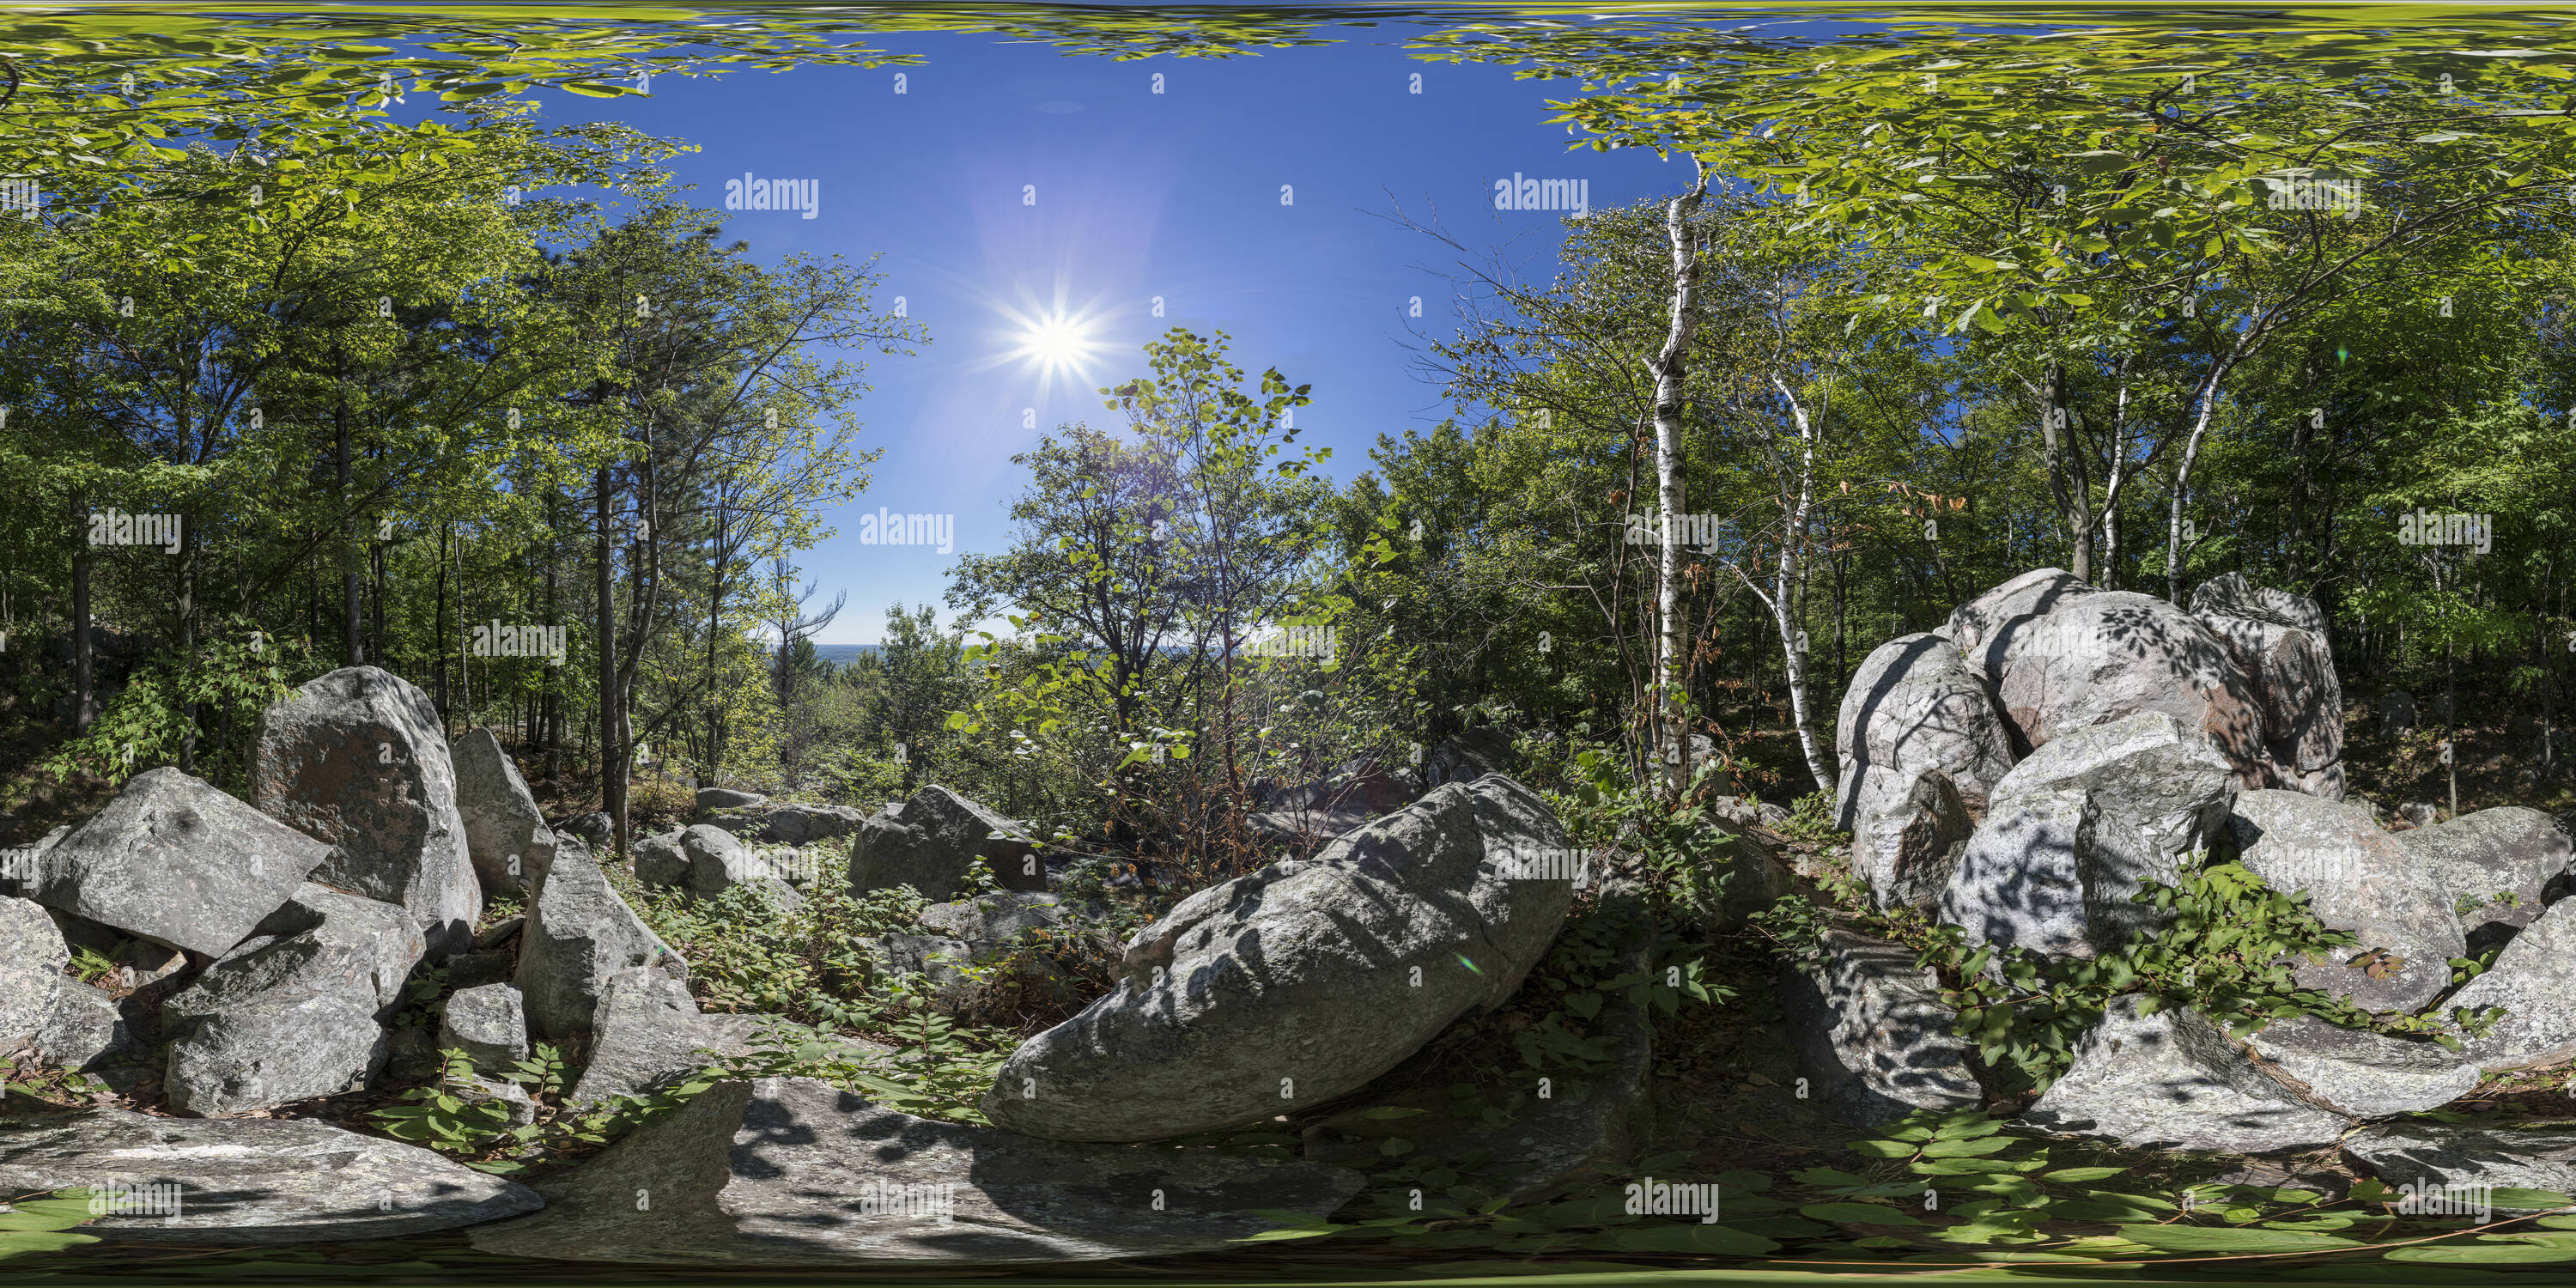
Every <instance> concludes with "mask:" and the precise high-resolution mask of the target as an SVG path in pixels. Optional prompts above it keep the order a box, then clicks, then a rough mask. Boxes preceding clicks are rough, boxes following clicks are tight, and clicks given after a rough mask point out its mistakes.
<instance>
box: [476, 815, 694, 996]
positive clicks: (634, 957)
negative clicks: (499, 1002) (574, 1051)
mask: <svg viewBox="0 0 2576 1288" xmlns="http://www.w3.org/2000/svg"><path fill="white" fill-rule="evenodd" d="M629 966H653V967H656V968H658V969H660V970H661V971H662V972H663V973H665V974H668V975H670V976H671V977H672V978H674V979H679V980H686V979H687V978H688V977H689V966H688V963H687V962H685V961H682V960H681V959H680V956H679V954H677V953H674V952H672V951H671V949H670V947H669V946H668V945H666V944H664V943H663V942H662V940H661V937H660V936H658V935H655V934H654V933H653V932H652V930H651V929H650V928H648V927H646V926H645V924H644V921H643V919H642V918H640V917H637V916H636V915H635V910H634V909H632V908H629V907H627V906H626V901H625V900H623V899H620V898H618V897H617V892H616V891H614V890H611V889H609V887H608V878H607V877H605V876H603V875H601V873H600V871H599V869H598V868H597V867H595V866H593V865H591V864H589V863H587V862H584V861H582V860H580V859H578V858H575V857H573V856H571V855H569V854H563V853H558V854H556V855H555V863H554V867H553V868H552V869H550V870H549V871H548V872H547V873H546V883H545V885H544V887H543V888H541V889H540V890H539V891H538V892H537V901H536V903H535V905H534V906H532V907H531V908H530V909H529V912H528V924H527V928H526V929H525V930H523V931H521V932H520V937H519V973H518V978H517V983H518V985H519V994H520V998H521V1001H522V1003H523V1004H524V1005H525V1007H526V1008H527V1013H528V1029H529V1031H530V1032H532V1033H534V1034H535V1035H536V1036H537V1037H540V1038H543V1039H545V1040H547V1041H549V1042H572V1041H577V1040H582V1039H586V1038H588V1037H589V1036H590V1025H591V1016H592V1013H593V1012H594V1011H596V1010H597V1009H598V1007H599V990H600V986H601V985H603V984H605V983H607V982H608V977H609V976H611V975H614V974H616V973H617V972H618V971H621V970H624V969H626V968H627V967H629Z"/></svg>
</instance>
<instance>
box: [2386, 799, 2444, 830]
mask: <svg viewBox="0 0 2576 1288" xmlns="http://www.w3.org/2000/svg"><path fill="white" fill-rule="evenodd" d="M2397 817H2399V818H2402V819H2405V820H2406V821H2407V822H2409V823H2412V824H2414V825H2415V826H2417V827H2431V826H2432V825H2434V824H2435V823H2438V822H2440V821H2442V810H2441V807H2439V806H2437V805H2435V804H2434V803H2433V802H2431V801H2406V802H2404V803H2402V804H2400V805H2399V806H2398V807H2397Z"/></svg>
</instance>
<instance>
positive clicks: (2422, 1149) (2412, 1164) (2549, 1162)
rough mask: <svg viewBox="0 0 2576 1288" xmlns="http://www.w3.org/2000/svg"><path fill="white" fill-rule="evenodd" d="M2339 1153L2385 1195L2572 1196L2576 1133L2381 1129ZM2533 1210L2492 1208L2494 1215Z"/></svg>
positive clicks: (2459, 1126) (2412, 1125)
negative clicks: (2482, 1192)
mask: <svg viewBox="0 0 2576 1288" xmlns="http://www.w3.org/2000/svg"><path fill="white" fill-rule="evenodd" d="M2343 1152H2344V1153H2346V1154H2349V1155H2351V1156H2352V1158H2353V1160H2354V1161H2355V1162H2358V1163H2360V1164H2361V1165H2362V1167H2363V1168H2365V1169H2366V1170H2368V1171H2369V1172H2370V1174H2371V1175H2373V1176H2376V1177H2378V1178H2379V1179H2380V1180H2381V1181H2382V1182H2384V1183H2386V1184H2387V1185H2388V1186H2389V1187H2390V1188H2392V1189H2399V1190H2406V1189H2408V1188H2409V1187H2411V1188H2412V1192H2413V1193H2415V1194H2423V1193H2425V1192H2426V1191H2440V1190H2454V1191H2457V1192H2461V1193H2466V1194H2474V1193H2476V1192H2477V1191H2478V1188H2479V1187H2484V1188H2486V1189H2494V1190H2502V1189H2516V1190H2545V1191H2547V1192H2549V1193H2553V1194H2570V1193H2576V1128H2570V1127H2568V1126H2566V1125H2564V1124H2560V1125H2556V1126H2552V1127H2542V1128H2519V1129H2492V1130H2491V1129H2486V1128H2479V1127H2472V1126H2468V1125H2467V1124H2463V1123H2434V1122H2394V1123H2382V1124H2380V1125H2379V1126H2376V1127H2372V1128H2369V1129H2368V1130H2365V1131H2359V1132H2355V1133H2353V1135H2352V1136H2351V1137H2350V1138H2348V1139H2346V1140H2345V1141H2344V1143H2343ZM2399 1201H2401V1202H2402V1201H2403V1200H2402V1199H2401V1200H2399ZM2539 1210H2541V1209H2537V1208H2513V1207H2503V1206H2498V1207H2497V1208H2495V1212H2496V1213H2497V1214H2499V1215H2510V1214H2512V1213H2516V1212H2532V1211H2539ZM2426 1215H2448V1216H2457V1215H2461V1213H2458V1212H2440V1213H2426Z"/></svg>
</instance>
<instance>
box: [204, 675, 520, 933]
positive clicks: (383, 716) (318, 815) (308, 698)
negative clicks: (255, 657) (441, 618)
mask: <svg viewBox="0 0 2576 1288" xmlns="http://www.w3.org/2000/svg"><path fill="white" fill-rule="evenodd" d="M251 786H252V789H253V795H252V799H253V801H254V802H255V803H256V804H257V805H258V806H259V808H260V811H261V812H262V813H265V814H267V815H268V816H269V817H271V818H274V819H276V820H278V821H279V822H282V823H285V824H286V825H288V826H290V827H293V828H295V829H296V830H298V831H300V832H303V833H304V834H305V835H307V836H311V837H314V838H316V839H318V840H321V841H325V842H328V843H329V844H330V845H331V846H332V847H333V850H332V853H331V857H330V858H329V859H327V860H325V861H324V862H323V864H322V866H321V867H320V868H319V869H318V870H316V871H315V872H314V874H313V879H314V880H316V881H319V882H321V883H323V884H324V885H328V886H333V887H336V888H338V889H342V890H348V891H351V892H354V893H357V894H362V895H365V896H366V897H368V898H370V899H381V900H383V901H385V902H387V903H398V904H401V905H402V906H403V907H405V908H408V909H410V910H411V914H412V918H413V920H415V921H416V922H418V923H419V925H420V928H421V933H422V934H423V935H424V936H426V937H427V939H428V943H429V955H430V958H431V960H433V961H443V960H445V959H446V958H447V956H448V955H449V954H451V953H456V952H461V951H463V950H464V949H465V948H466V947H467V946H468V945H470V944H471V943H472V942H473V938H474V923H475V921H476V920H477V919H479V918H480V917H481V916H482V914H483V889H482V887H481V886H480V885H479V884H477V883H476V881H475V879H474V866H473V863H472V861H471V860H470V859H468V857H467V853H466V841H465V821H464V819H463V818H461V817H459V816H458V814H457V811H456V767H455V765H454V764H453V763H452V762H450V761H449V759H448V756H447V739H446V737H445V736H444V735H443V734H441V733H440V731H439V721H438V711H437V709H436V708H435V707H432V706H431V705H430V702H429V697H428V695H427V694H424V693H422V692H421V691H420V690H419V689H418V688H415V687H413V685H412V684H411V682H410V681H408V680H405V679H403V678H401V677H400V676H397V675H394V674H392V673H390V672H387V671H382V670H379V669H377V668H375V667H372V666H351V667H343V668H342V669H340V670H337V671H333V672H331V673H330V674H329V675H325V676H323V677H321V678H320V679H317V680H314V681H312V682H311V683H308V684H306V685H305V686H304V687H303V688H301V689H298V690H296V692H295V696H293V697H290V698H288V699H286V700H285V701H282V702H279V703H276V704H274V705H272V706H270V707H269V708H268V710H267V711H266V712H264V713H262V714H261V716H260V719H259V745H258V748H257V749H256V751H255V752H254V753H253V755H252V757H251Z"/></svg>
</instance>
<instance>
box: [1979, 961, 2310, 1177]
mask: <svg viewBox="0 0 2576 1288" xmlns="http://www.w3.org/2000/svg"><path fill="white" fill-rule="evenodd" d="M2142 1000H2143V999H2141V998H2138V997H2134V996H2133V997H2123V998H2117V999H2114V1000H2113V1001H2112V1003H2111V1004H2110V1006H2109V1007H2107V1008H2106V1009H2105V1012H2104V1014H2103V1017H2102V1022H2101V1023H2100V1024H2099V1025H2097V1026H2095V1027H2094V1029H2093V1031H2092V1032H2091V1033H2088V1034H2086V1035H2085V1036H2084V1038H2083V1040H2082V1041H2081V1042H2080V1043H2079V1044H2078V1045H2077V1047H2076V1050H2075V1062H2074V1064H2073V1065H2072V1066H2070V1067H2069V1068H2068V1069H2067V1071H2066V1074H2065V1076H2064V1077H2061V1078H2059V1079H2058V1080H2057V1081H2056V1082H2055V1083H2052V1084H2051V1085H2050V1086H2049V1088H2048V1090H2047V1091H2046V1092H2045V1093H2043V1094H2042V1095H2041V1096H2040V1098H2039V1100H2038V1101H2037V1102H2036V1103H2034V1104H2033V1105H2031V1107H2030V1109H2029V1111H2028V1112H2026V1113H2024V1114H2023V1115H2022V1118H2021V1121H2022V1122H2024V1123H2026V1124H2028V1125H2030V1126H2033V1127H2037V1128H2039V1129H2040V1130H2042V1131H2050V1132H2063V1133H2070V1134H2074V1135H2080V1136H2096V1137H2103V1138H2106V1139H2110V1140H2115V1141H2118V1142H2120V1143H2121V1144H2123V1145H2127V1146H2130V1147H2131V1148H2135V1149H2180V1150H2194V1151H2206V1152H2214V1153H2225V1154H2268V1153H2277V1152H2280V1151H2284V1150H2292V1149H2306V1148H2311V1147H2314V1146H2317V1145H2325V1144H2331V1143H2333V1141H2334V1140H2335V1139H2336V1138H2337V1137H2339V1136H2341V1135H2342V1134H2343V1131H2344V1128H2345V1126H2346V1120H2345V1119H2344V1117H2343V1115H2341V1114H2337V1113H2331V1112H2328V1111H2326V1110H2322V1109H2318V1108H2315V1107H2313V1106H2310V1105H2305V1104H2301V1103H2299V1102H2298V1101H2297V1100H2295V1099H2293V1098H2292V1097H2291V1095H2290V1093H2289V1091H2288V1090H2287V1089H2286V1088H2284V1087H2283V1086H2282V1085H2281V1084H2280V1083H2278V1082H2275V1081H2273V1080H2272V1079H2271V1078H2270V1077H2268V1076H2266V1075H2265V1074H2264V1073H2263V1072H2262V1071H2261V1070H2259V1069H2257V1068H2255V1067H2254V1065H2253V1062H2252V1061H2250V1060H2248V1059H2246V1057H2245V1054H2244V1053H2243V1052H2242V1051H2241V1050H2239V1049H2238V1048H2237V1047H2236V1046H2234V1045H2233V1044H2231V1043H2230V1042H2229V1041H2228V1040H2227V1035H2226V1034H2225V1033H2224V1032H2223V1031H2221V1030H2220V1029H2219V1028H2218V1026H2217V1025H2216V1024H2214V1023H2212V1022H2211V1021H2210V1019H2209V1018H2208V1017H2207V1016H2204V1015H2202V1014H2200V1013H2199V1012H2197V1011H2193V1010H2189V1009H2178V1010H2158V1011H2156V1012H2155V1013H2154V1014H2152V1015H2142V1014H2140V1013H2139V1011H2140V1007H2139V1003H2140V1002H2141V1001H2142Z"/></svg>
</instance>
